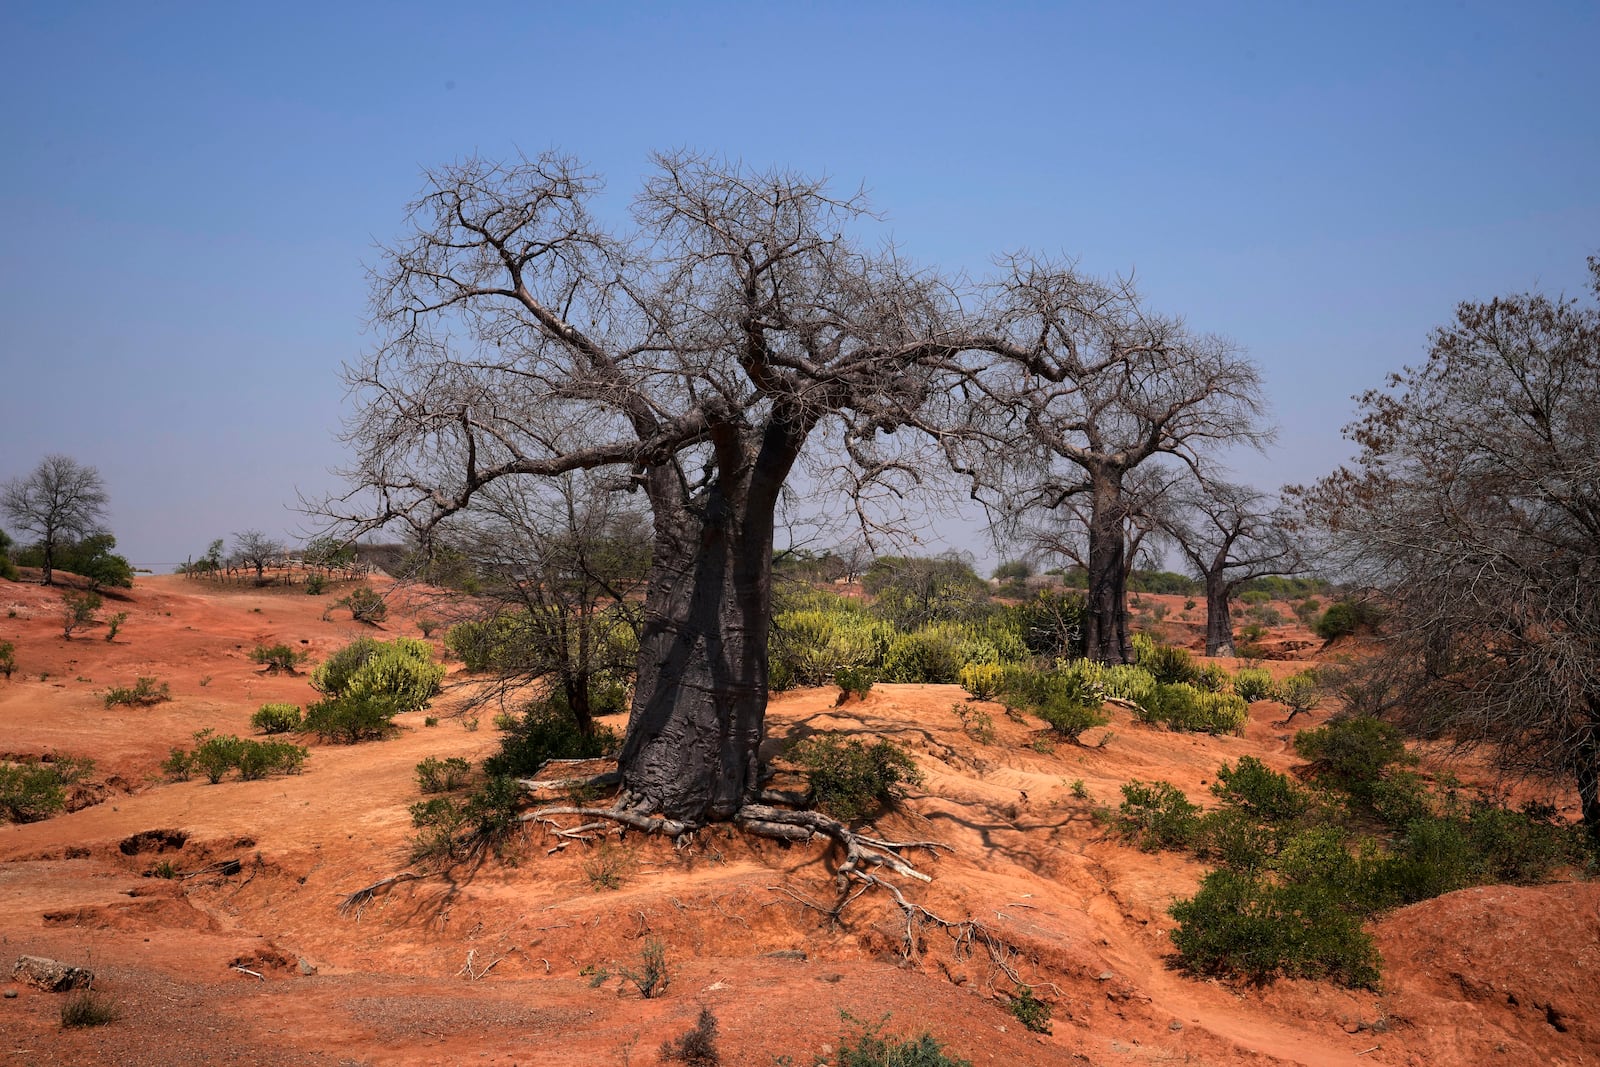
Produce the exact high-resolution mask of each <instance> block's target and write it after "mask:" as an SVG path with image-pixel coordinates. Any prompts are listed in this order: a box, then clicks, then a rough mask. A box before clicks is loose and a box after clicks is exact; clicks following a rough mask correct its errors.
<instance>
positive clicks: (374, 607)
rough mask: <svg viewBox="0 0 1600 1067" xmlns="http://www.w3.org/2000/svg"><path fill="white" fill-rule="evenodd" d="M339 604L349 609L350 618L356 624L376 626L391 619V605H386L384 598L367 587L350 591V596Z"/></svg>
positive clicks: (342, 599) (340, 600)
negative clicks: (362, 623)
mask: <svg viewBox="0 0 1600 1067" xmlns="http://www.w3.org/2000/svg"><path fill="white" fill-rule="evenodd" d="M337 603H338V605H339V606H340V607H346V608H349V609H350V617H351V618H352V619H354V620H355V621H356V622H364V623H367V624H368V625H371V626H376V625H377V624H378V623H380V622H382V621H383V620H384V619H387V618H388V617H389V605H388V604H386V603H384V600H383V597H381V596H379V595H378V594H377V593H375V592H373V591H372V590H371V589H368V588H366V587H365V586H362V587H361V588H359V589H352V590H350V595H348V596H345V597H341V598H340V599H339V600H338V601H337Z"/></svg>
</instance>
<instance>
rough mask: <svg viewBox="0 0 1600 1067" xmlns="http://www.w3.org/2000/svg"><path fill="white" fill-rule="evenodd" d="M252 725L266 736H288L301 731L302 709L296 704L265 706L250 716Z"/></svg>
mask: <svg viewBox="0 0 1600 1067" xmlns="http://www.w3.org/2000/svg"><path fill="white" fill-rule="evenodd" d="M250 725H251V726H253V727H255V728H256V729H257V730H260V731H261V732H262V733H264V734H286V733H289V732H290V731H291V730H298V729H300V708H299V706H298V705H296V704H263V705H261V708H260V710H258V711H257V712H256V713H255V714H254V715H252V716H250Z"/></svg>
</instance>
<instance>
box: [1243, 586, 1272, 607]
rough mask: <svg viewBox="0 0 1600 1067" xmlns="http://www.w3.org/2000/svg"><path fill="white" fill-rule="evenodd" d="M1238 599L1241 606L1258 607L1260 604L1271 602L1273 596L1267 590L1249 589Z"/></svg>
mask: <svg viewBox="0 0 1600 1067" xmlns="http://www.w3.org/2000/svg"><path fill="white" fill-rule="evenodd" d="M1237 599H1238V601H1239V603H1241V604H1245V605H1248V606H1250V607H1256V606H1257V605H1259V604H1265V603H1267V602H1269V601H1270V600H1271V599H1272V594H1271V593H1269V592H1267V591H1266V590H1265V589H1247V590H1246V591H1244V592H1243V593H1240V594H1239V596H1238V598H1237Z"/></svg>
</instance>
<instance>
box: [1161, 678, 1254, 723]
mask: <svg viewBox="0 0 1600 1067" xmlns="http://www.w3.org/2000/svg"><path fill="white" fill-rule="evenodd" d="M1135 716H1136V717H1137V718H1138V719H1139V721H1141V722H1149V723H1160V724H1162V725H1164V726H1166V727H1167V729H1169V730H1177V731H1181V732H1186V733H1208V734H1228V733H1238V732H1239V731H1240V730H1242V729H1243V728H1244V724H1245V723H1246V722H1248V721H1249V719H1250V709H1249V707H1248V706H1247V705H1246V704H1245V702H1244V701H1243V700H1241V699H1239V697H1237V696H1235V695H1234V694H1232V693H1208V692H1206V691H1205V690H1203V689H1198V688H1196V687H1195V686H1193V685H1189V684H1187V683H1178V684H1174V685H1164V684H1157V685H1156V687H1155V689H1154V690H1153V691H1152V692H1151V693H1150V694H1149V695H1148V696H1146V697H1145V699H1144V700H1143V702H1142V703H1141V704H1140V706H1139V710H1138V711H1136V712H1135Z"/></svg>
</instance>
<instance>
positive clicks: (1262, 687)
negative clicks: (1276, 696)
mask: <svg viewBox="0 0 1600 1067" xmlns="http://www.w3.org/2000/svg"><path fill="white" fill-rule="evenodd" d="M1233 693H1234V695H1235V696H1237V697H1238V698H1239V699H1240V700H1242V701H1244V702H1245V703H1247V704H1254V703H1255V702H1256V701H1258V700H1266V699H1267V698H1268V697H1270V696H1272V675H1271V673H1270V672H1268V671H1265V670H1262V669H1261V668H1260V667H1243V668H1240V670H1239V673H1238V674H1235V675H1234V676H1233Z"/></svg>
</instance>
